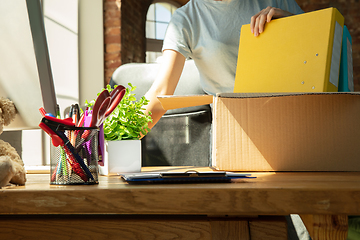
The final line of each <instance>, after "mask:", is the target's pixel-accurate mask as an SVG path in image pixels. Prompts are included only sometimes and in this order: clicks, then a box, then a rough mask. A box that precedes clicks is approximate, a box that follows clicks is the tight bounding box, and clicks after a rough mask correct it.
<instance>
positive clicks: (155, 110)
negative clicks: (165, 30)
mask: <svg viewBox="0 0 360 240" xmlns="http://www.w3.org/2000/svg"><path fill="white" fill-rule="evenodd" d="M184 64H185V57H184V56H183V55H182V54H180V53H179V52H176V51H174V50H164V51H163V57H162V63H161V66H160V69H159V72H158V74H157V76H156V78H155V81H154V83H153V84H152V86H151V88H150V89H149V91H148V92H147V93H146V94H145V97H146V99H148V100H149V101H150V102H149V104H148V105H147V106H146V110H145V111H146V112H149V111H150V112H151V113H152V114H151V117H152V119H153V122H152V123H149V128H152V127H153V126H154V125H155V124H156V123H157V122H158V121H159V119H160V118H161V117H162V116H163V115H164V114H165V112H166V110H164V109H163V108H162V106H161V103H160V102H159V100H158V99H157V96H158V95H172V94H174V92H175V89H176V86H177V84H178V82H179V79H180V76H181V73H182V70H183V68H184Z"/></svg>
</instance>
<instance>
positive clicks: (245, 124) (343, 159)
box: [159, 8, 360, 171]
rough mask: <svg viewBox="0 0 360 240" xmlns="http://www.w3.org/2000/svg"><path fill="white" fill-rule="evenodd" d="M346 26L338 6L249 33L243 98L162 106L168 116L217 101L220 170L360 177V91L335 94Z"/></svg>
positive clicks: (243, 50) (242, 57) (170, 101)
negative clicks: (256, 33) (358, 173)
mask: <svg viewBox="0 0 360 240" xmlns="http://www.w3.org/2000/svg"><path fill="white" fill-rule="evenodd" d="M342 26H343V18H342V16H341V15H340V13H339V12H338V11H337V10H336V9H333V8H330V9H325V10H320V11H317V12H313V13H306V14H302V15H297V16H292V17H289V18H283V19H278V20H274V21H272V22H271V23H269V24H267V26H266V31H265V32H264V33H263V34H262V35H260V37H258V38H255V37H254V36H252V35H251V36H250V29H248V31H247V30H246V31H247V32H248V33H249V35H243V33H242V36H241V38H240V47H239V57H238V61H239V63H238V68H237V75H236V79H235V89H234V91H235V92H242V93H219V94H217V96H216V97H214V99H213V97H212V96H166V97H164V96H163V97H160V96H159V100H160V101H161V102H162V104H163V107H164V109H166V110H168V109H173V108H181V107H189V106H195V105H201V104H209V103H213V133H212V138H213V141H212V142H213V152H212V166H213V167H214V168H216V169H218V170H225V171H360V161H358V157H359V156H360V148H359V146H360V124H359V122H360V93H337V92H331V93H329V91H337V83H338V76H339V74H338V73H339V71H338V67H339V63H340V49H341V38H342ZM245 28H247V26H244V29H245ZM244 29H242V31H244ZM309 29H310V30H311V31H310V32H309ZM278 35H280V36H281V39H282V42H278V40H276V39H277V37H278ZM339 38H340V40H339ZM250 40H251V41H250ZM246 41H248V42H246ZM339 41H340V43H339ZM281 46H283V47H284V49H282V51H281V52H278V51H280V47H281ZM276 47H277V50H274V49H275V48H276ZM338 48H339V49H338ZM266 92H269V93H266ZM296 92H301V93H296Z"/></svg>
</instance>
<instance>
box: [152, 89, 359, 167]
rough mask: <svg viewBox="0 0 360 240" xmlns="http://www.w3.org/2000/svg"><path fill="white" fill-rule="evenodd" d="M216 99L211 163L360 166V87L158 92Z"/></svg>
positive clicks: (177, 99)
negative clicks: (354, 89) (357, 90)
mask: <svg viewBox="0 0 360 240" xmlns="http://www.w3.org/2000/svg"><path fill="white" fill-rule="evenodd" d="M158 98H159V100H160V101H161V103H162V104H163V107H164V108H165V109H166V110H168V109H173V108H180V107H188V106H194V105H201V104H209V103H213V134H212V137H213V139H212V143H213V147H212V149H213V152H212V166H213V167H214V168H215V169H218V170H226V171H360V161H359V158H360V93H354V92H353V93H271V94H269V93H258V94H256V93H222V94H217V96H216V97H212V96H208V95H204V96H159V97H158Z"/></svg>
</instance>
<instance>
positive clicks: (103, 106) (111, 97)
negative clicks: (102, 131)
mask: <svg viewBox="0 0 360 240" xmlns="http://www.w3.org/2000/svg"><path fill="white" fill-rule="evenodd" d="M125 92H126V88H125V87H124V86H122V85H119V86H117V87H116V88H115V89H114V90H112V91H111V94H109V92H108V90H106V89H105V90H104V91H102V92H101V93H100V95H99V96H98V98H97V99H96V101H95V104H94V107H93V112H92V118H91V123H90V127H95V126H96V127H99V126H100V125H101V124H102V123H103V122H104V120H105V118H107V117H108V116H109V115H110V114H111V113H112V112H113V111H114V109H115V108H116V107H117V105H118V104H119V103H120V101H121V99H122V98H123V97H124V95H125Z"/></svg>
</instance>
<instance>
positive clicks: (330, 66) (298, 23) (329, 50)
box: [234, 8, 344, 92]
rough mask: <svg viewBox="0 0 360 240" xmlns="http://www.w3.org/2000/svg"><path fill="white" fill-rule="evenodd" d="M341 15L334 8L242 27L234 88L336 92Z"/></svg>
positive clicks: (244, 90) (238, 90)
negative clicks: (256, 31)
mask: <svg viewBox="0 0 360 240" xmlns="http://www.w3.org/2000/svg"><path fill="white" fill-rule="evenodd" d="M343 26H344V18H343V16H342V15H341V14H340V12H339V11H338V10H337V9H335V8H327V9H324V10H319V11H314V12H309V13H304V14H300V15H295V16H291V17H286V18H281V19H275V20H272V21H271V22H270V23H269V24H266V25H265V30H264V32H263V33H261V34H260V36H258V37H254V35H253V34H252V33H251V31H250V25H244V26H242V28H241V35H240V44H239V54H238V63H237V70H236V78H235V79H236V80H235V87H234V92H337V89H338V81H339V80H338V79H339V71H340V54H341V42H342V34H343Z"/></svg>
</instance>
